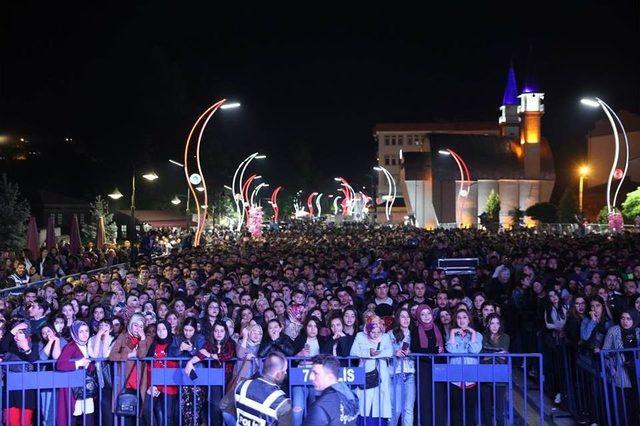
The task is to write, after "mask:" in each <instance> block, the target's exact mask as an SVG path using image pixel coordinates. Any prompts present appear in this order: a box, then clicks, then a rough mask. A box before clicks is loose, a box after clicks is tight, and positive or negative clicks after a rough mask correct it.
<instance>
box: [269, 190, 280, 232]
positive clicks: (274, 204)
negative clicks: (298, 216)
mask: <svg viewBox="0 0 640 426" xmlns="http://www.w3.org/2000/svg"><path fill="white" fill-rule="evenodd" d="M281 190H282V186H278V187H277V188H276V189H274V190H273V192H272V193H271V207H273V222H274V223H278V216H279V214H280V208H279V207H278V194H279V193H280V191H281Z"/></svg>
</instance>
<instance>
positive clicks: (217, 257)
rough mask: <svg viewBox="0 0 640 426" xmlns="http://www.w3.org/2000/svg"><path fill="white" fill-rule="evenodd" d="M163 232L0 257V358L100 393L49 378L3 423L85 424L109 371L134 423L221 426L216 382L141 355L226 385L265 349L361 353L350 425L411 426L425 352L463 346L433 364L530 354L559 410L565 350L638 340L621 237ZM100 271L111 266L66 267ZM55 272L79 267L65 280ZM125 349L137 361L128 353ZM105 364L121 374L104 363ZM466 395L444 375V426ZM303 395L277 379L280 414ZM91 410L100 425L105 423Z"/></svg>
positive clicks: (466, 385)
mask: <svg viewBox="0 0 640 426" xmlns="http://www.w3.org/2000/svg"><path fill="white" fill-rule="evenodd" d="M164 239H166V238H165V237H162V236H161V235H160V236H159V237H158V236H157V235H154V234H151V235H150V236H146V237H145V239H143V240H142V244H141V245H140V248H139V249H138V248H137V247H136V248H132V247H131V245H127V246H122V247H111V248H109V247H105V248H95V247H88V248H86V250H85V251H84V253H83V254H82V255H79V256H70V255H69V254H68V252H67V251H66V250H65V249H61V250H55V249H54V250H49V251H46V250H42V252H41V253H40V254H39V256H38V257H36V258H33V256H31V254H30V253H23V254H22V255H21V256H18V257H14V256H5V263H4V268H3V269H4V271H2V272H1V273H0V274H1V276H0V280H5V281H6V286H7V287H13V286H24V289H23V290H20V291H19V292H20V294H19V296H15V295H10V296H7V295H5V296H2V297H1V298H0V336H1V337H2V339H1V341H0V358H2V361H3V363H5V362H9V361H24V362H27V363H29V364H33V363H35V362H36V361H38V360H49V361H51V362H52V365H53V367H52V368H54V369H56V370H58V371H73V370H76V369H80V368H84V369H86V370H87V372H90V373H91V377H95V381H96V382H95V383H96V387H97V388H99V390H100V391H99V392H97V393H96V394H95V395H94V394H89V395H87V393H86V390H85V391H82V389H80V390H78V389H77V388H73V389H58V390H57V391H56V392H59V394H58V395H57V398H52V395H50V394H49V395H48V397H42V396H41V397H40V398H37V397H36V392H35V391H26V392H24V393H23V392H17V391H12V392H8V394H7V396H5V395H4V394H3V396H2V398H3V402H2V403H3V409H4V411H3V424H8V425H14V424H15V425H18V424H22V423H21V421H24V422H25V423H24V424H34V423H35V419H36V418H39V419H41V420H42V424H47V425H49V424H56V423H57V424H68V422H71V421H83V422H85V424H92V422H96V419H97V418H98V412H99V411H100V409H101V408H102V410H103V412H111V411H112V409H113V405H112V404H113V400H114V399H115V397H116V395H117V394H118V393H119V390H118V389H116V388H115V385H114V382H113V378H114V376H116V375H118V374H120V375H124V376H125V377H126V384H125V390H131V391H133V392H134V393H135V392H136V391H137V392H138V393H139V394H140V395H141V401H140V404H141V411H142V413H143V416H142V419H143V420H144V422H145V424H154V425H155V424H160V423H158V422H160V421H161V420H162V421H167V422H169V423H168V424H179V422H178V419H177V417H178V416H182V419H181V421H182V424H189V425H193V424H201V423H202V422H203V421H207V420H208V421H210V422H211V424H222V422H224V421H227V420H228V415H227V414H226V413H224V407H223V406H222V405H223V404H221V401H222V400H223V399H224V398H223V397H224V395H223V392H222V389H221V388H215V389H212V390H209V391H207V390H205V389H203V388H202V387H187V386H185V387H184V388H182V389H178V388H177V387H175V386H164V387H163V386H150V385H149V383H150V381H149V380H150V379H149V375H150V374H151V370H150V369H149V364H151V363H153V367H154V368H156V367H158V368H162V367H165V366H166V367H178V366H180V368H183V369H184V371H185V374H186V375H188V376H189V375H191V374H192V373H193V372H194V371H197V369H196V366H197V365H198V364H199V363H201V362H203V361H206V362H208V363H209V364H210V365H213V366H224V369H225V375H226V380H227V381H233V382H234V383H235V382H236V381H237V380H238V379H239V378H240V379H241V378H246V377H251V376H253V375H255V374H256V373H258V371H259V368H260V367H259V361H260V360H261V359H264V358H265V357H266V356H267V355H268V354H270V353H273V352H274V351H277V352H281V353H282V354H284V355H285V356H295V357H302V358H304V359H306V358H311V357H314V356H316V355H318V354H332V355H335V356H338V357H347V356H352V357H357V358H360V359H363V358H364V359H363V360H361V362H362V364H361V365H362V366H364V367H365V371H366V372H367V375H366V376H367V384H366V386H363V387H361V388H358V389H357V390H356V391H355V394H356V396H357V397H358V404H359V407H358V409H359V414H360V416H362V418H365V417H366V418H367V420H368V421H375V422H381V423H388V424H391V425H393V426H395V425H397V424H399V423H400V422H402V424H403V425H413V424H414V423H415V421H416V419H417V414H418V413H416V410H420V413H419V414H420V416H421V418H422V419H423V422H426V423H425V424H430V423H431V419H433V418H436V419H437V420H436V423H439V422H441V421H443V419H446V416H443V415H442V412H440V410H441V407H442V406H443V405H445V406H446V405H447V404H446V403H445V404H443V403H442V400H438V398H442V392H441V391H440V390H439V389H438V388H437V387H435V386H433V380H432V377H431V374H432V373H431V371H432V370H431V368H428V367H429V366H430V365H431V364H430V363H432V362H441V361H438V360H437V355H438V354H447V353H449V354H466V356H463V355H461V356H460V357H449V358H448V361H442V362H450V363H456V362H458V363H472V364H473V363H481V362H484V358H483V357H482V356H479V355H478V356H474V355H473V354H485V353H486V354H494V355H495V354H501V353H518V354H526V353H542V354H543V360H544V362H543V368H544V371H538V369H537V368H536V364H535V363H531V365H530V366H529V367H527V368H526V371H525V374H526V375H527V376H529V377H531V378H532V379H533V378H536V377H538V375H540V374H544V376H545V392H546V394H547V395H548V396H549V397H550V398H551V400H553V403H554V404H555V405H556V406H557V407H562V406H564V405H565V404H566V397H567V395H568V393H569V389H567V381H566V380H562V379H561V375H560V374H558V370H557V369H558V368H563V367H562V366H566V360H569V363H572V362H575V360H576V359H577V358H579V357H582V358H583V359H585V360H592V361H593V363H594V365H596V363H597V362H596V359H597V357H598V353H599V352H600V351H601V350H606V349H625V348H637V347H638V346H639V345H640V328H638V326H639V322H640V321H639V319H640V292H639V291H638V284H639V283H640V234H636V233H619V234H616V235H608V234H607V235H597V234H589V235H585V236H574V235H571V236H562V235H551V234H544V233H536V232H535V231H534V230H519V231H516V232H503V233H487V232H485V231H482V230H476V229H464V230H436V231H426V230H421V229H416V228H402V227H386V226H372V225H344V226H341V227H333V226H331V225H324V224H323V225H320V224H316V225H311V224H304V223H300V224H294V225H291V226H289V227H287V228H283V229H281V230H278V231H268V232H266V233H265V234H264V236H263V238H260V239H253V238H251V237H249V236H246V235H245V236H239V237H234V236H232V235H230V234H227V233H224V232H214V233H212V234H209V235H208V236H207V244H206V245H204V246H203V247H202V248H197V249H190V248H185V247H181V245H180V244H179V243H174V246H173V247H169V248H167V246H166V243H165V244H164V246H163V247H162V248H160V249H159V248H158V245H159V244H160V241H162V240H164ZM104 249H106V250H104ZM132 250H135V252H134V253H133V254H132V253H131V251H132ZM442 258H478V259H479V265H478V267H477V268H476V269H475V271H474V272H473V273H472V274H469V275H448V274H447V273H446V271H445V270H442V269H438V267H437V260H438V259H442ZM126 262H129V263H127V264H128V266H127V267H125V266H123V265H121V264H122V263H126ZM112 265H119V266H113V267H111V268H109V269H106V270H105V271H103V272H100V273H98V274H87V273H81V272H82V271H83V270H90V269H94V268H96V267H103V266H106V267H110V266H112ZM71 273H81V274H80V275H74V276H73V277H71V278H68V277H66V275H68V274H71ZM33 275H37V277H36V278H39V279H42V278H46V279H49V281H48V282H46V283H45V284H44V285H41V286H29V282H34V281H39V279H35V278H33ZM415 354H427V355H432V356H431V357H429V356H422V357H418V358H416V357H413V356H412V355H415ZM618 356H619V357H620V359H618V360H616V361H618V365H620V366H622V368H618V369H616V371H615V372H613V373H612V374H614V375H615V382H616V385H617V386H618V387H619V389H620V392H621V393H623V394H624V396H625V398H624V401H625V404H624V405H626V406H627V408H629V410H627V411H624V412H625V413H627V415H628V416H629V417H628V420H629V424H638V421H639V419H638V411H637V404H638V401H637V396H638V388H637V380H636V379H635V377H636V371H635V364H634V362H631V361H632V358H627V357H629V356H632V355H629V353H620V354H619V355H618ZM141 358H154V361H153V362H148V363H140V362H137V363H136V362H133V360H135V359H141ZM163 358H172V359H174V360H171V361H162V359H163ZM100 359H103V360H104V359H108V360H110V361H120V363H114V364H110V363H109V362H106V361H97V360H100ZM487 359H491V361H490V362H506V361H505V358H504V357H502V358H501V357H496V356H493V357H491V358H487ZM181 360H182V361H181ZM124 361H127V362H126V363H124ZM300 362H301V363H304V362H305V361H304V360H302V361H300ZM0 365H2V363H0ZM122 365H124V366H125V371H122V372H118V371H114V370H116V369H117V368H109V367H112V366H113V367H118V366H122ZM9 368H12V367H9ZM138 369H139V371H138ZM194 369H195V370H194ZM88 376H89V374H88ZM370 380H371V381H372V383H371V384H369V381H370ZM433 389H435V392H433ZM483 391H484V390H483V389H482V387H481V386H479V385H478V384H476V383H472V382H462V383H455V384H454V385H453V386H451V395H450V404H451V410H450V415H451V419H450V420H451V424H458V422H460V423H461V416H463V415H467V416H468V415H470V416H472V417H470V418H475V415H476V413H475V411H474V410H475V409H476V404H475V402H474V401H477V399H478V398H481V399H483V400H485V401H486V400H487V397H485V396H486V395H484V393H483ZM501 392H504V390H499V392H498V396H497V397H496V396H495V395H496V392H495V390H494V391H490V392H489V394H491V395H492V396H490V397H488V399H489V400H490V403H491V405H492V406H493V405H495V406H496V407H498V408H497V409H487V410H482V423H483V424H501V423H502V422H503V421H504V419H503V417H502V416H501V413H500V411H501V410H503V409H504V407H501V404H502V402H503V399H504V398H501V397H500V393H501ZM313 393H314V392H313V390H312V389H310V388H307V387H303V386H293V388H292V390H291V394H290V395H289V396H290V398H291V406H292V409H291V410H292V418H293V420H292V421H293V424H295V425H301V424H305V422H309V421H310V419H309V418H308V417H307V418H305V411H306V407H307V401H309V400H312V399H313V398H314V395H313ZM463 394H464V398H463V397H462V395H463ZM38 395H45V396H46V393H45V392H40V393H39V394H38ZM491 398H494V400H492V399H491ZM434 399H435V400H436V401H437V403H436V404H433V403H432V401H434ZM152 400H153V404H151V401H152ZM463 400H464V402H463ZM54 401H57V407H55V409H54V407H53V403H54ZM494 403H495V404H494ZM152 406H153V409H151V407H152ZM178 407H179V408H178ZM105 410H106V411H105ZM54 413H55V417H56V418H54ZM628 413H632V414H628ZM492 416H493V418H492ZM633 416H635V417H633ZM425 419H427V420H425ZM101 420H102V424H105V425H111V424H112V421H113V418H112V417H111V416H103V417H102V419H101ZM125 420H126V422H132V421H133V422H134V423H133V424H135V420H136V419H135V418H126V419H125ZM592 420H593V421H596V420H597V419H592ZM375 424H378V423H375Z"/></svg>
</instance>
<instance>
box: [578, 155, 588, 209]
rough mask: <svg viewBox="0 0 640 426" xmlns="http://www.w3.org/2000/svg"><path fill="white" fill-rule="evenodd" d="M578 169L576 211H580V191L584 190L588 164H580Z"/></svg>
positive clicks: (581, 201) (581, 199)
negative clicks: (578, 181) (578, 180)
mask: <svg viewBox="0 0 640 426" xmlns="http://www.w3.org/2000/svg"><path fill="white" fill-rule="evenodd" d="M578 171H579V173H580V183H579V185H578V211H579V212H580V213H582V203H583V196H582V193H583V191H584V180H585V178H586V177H587V176H588V175H589V166H580V169H579V170H578Z"/></svg>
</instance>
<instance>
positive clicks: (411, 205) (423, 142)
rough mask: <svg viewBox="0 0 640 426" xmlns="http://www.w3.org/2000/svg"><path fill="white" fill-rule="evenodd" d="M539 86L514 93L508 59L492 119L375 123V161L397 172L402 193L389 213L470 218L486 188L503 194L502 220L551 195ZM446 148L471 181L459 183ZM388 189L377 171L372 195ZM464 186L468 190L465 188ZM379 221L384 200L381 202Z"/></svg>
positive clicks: (429, 221) (439, 219) (398, 217)
mask: <svg viewBox="0 0 640 426" xmlns="http://www.w3.org/2000/svg"><path fill="white" fill-rule="evenodd" d="M543 100H544V93H542V92H541V91H539V90H537V89H536V88H534V87H533V85H531V84H529V85H527V86H526V87H525V89H524V90H523V92H522V93H521V94H519V95H518V91H517V86H516V81H515V73H514V71H513V67H511V68H510V69H509V74H508V78H507V85H506V88H505V93H504V97H503V105H502V106H501V107H500V109H499V111H500V115H499V118H498V122H497V123H423V124H380V125H378V126H376V128H375V138H376V141H377V144H378V165H379V166H381V167H385V168H387V169H388V170H389V172H390V173H391V174H392V175H393V176H394V178H395V179H396V182H397V186H398V192H399V195H400V196H401V198H399V199H398V202H397V203H396V205H397V206H398V207H397V208H395V209H394V211H393V214H392V217H391V221H392V222H393V223H402V222H403V220H404V218H405V217H406V216H409V217H412V218H413V219H414V220H415V223H416V225H418V226H422V227H436V226H438V225H441V224H443V223H457V224H459V225H460V224H462V225H464V226H475V225H476V224H477V223H478V215H479V214H480V213H482V211H484V208H485V205H486V201H487V197H488V195H489V193H490V192H491V190H494V191H496V192H497V193H498V194H499V196H500V200H501V211H500V221H501V223H504V224H508V223H510V220H509V218H510V212H512V211H513V210H514V209H516V208H518V209H520V210H526V209H527V208H528V207H530V206H531V205H533V204H535V203H538V202H541V201H548V200H549V198H550V196H551V192H552V190H553V185H554V183H555V171H554V164H553V155H552V153H551V149H550V147H549V144H548V142H547V141H546V140H545V139H544V138H543V137H542V135H541V128H542V126H541V119H542V115H543V114H544V103H543ZM446 150H451V151H453V152H454V153H457V154H458V155H459V157H460V158H461V159H462V160H463V161H464V163H466V167H467V168H468V172H469V174H470V177H471V179H470V182H466V181H465V182H464V184H465V190H466V189H467V186H468V194H466V196H463V197H461V196H460V195H459V194H460V189H461V184H462V183H463V182H462V180H461V178H460V169H459V168H458V165H457V164H456V162H455V161H454V159H453V157H452V156H451V155H449V156H445V155H441V154H440V153H439V152H440V151H446ZM387 192H388V189H387V182H386V179H385V177H384V176H383V175H382V173H381V174H380V176H379V180H378V191H377V198H378V199H379V200H380V199H381V198H383V197H384V196H385V195H386V194H387ZM463 192H467V191H463ZM377 214H378V217H377V219H378V221H379V222H384V220H385V217H384V208H378V212H377Z"/></svg>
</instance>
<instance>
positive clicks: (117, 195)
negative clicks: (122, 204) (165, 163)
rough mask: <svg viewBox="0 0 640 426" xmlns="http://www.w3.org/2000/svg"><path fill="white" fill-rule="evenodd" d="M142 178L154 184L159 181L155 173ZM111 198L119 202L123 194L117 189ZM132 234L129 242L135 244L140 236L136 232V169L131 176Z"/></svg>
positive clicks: (144, 175)
mask: <svg viewBox="0 0 640 426" xmlns="http://www.w3.org/2000/svg"><path fill="white" fill-rule="evenodd" d="M142 177H143V178H144V179H146V180H148V181H149V182H153V181H155V180H156V179H158V177H159V176H158V175H157V174H156V173H155V172H153V171H150V172H147V173H145V174H143V175H142ZM108 195H109V198H111V199H113V200H118V199H120V198H122V196H123V195H122V192H120V191H119V190H118V188H116V189H115V190H114V191H113V192H112V193H110V194H108ZM130 209H131V232H130V234H129V240H130V241H131V242H132V243H135V242H137V241H138V234H137V232H136V171H135V169H134V170H133V173H132V175H131V206H130Z"/></svg>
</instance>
